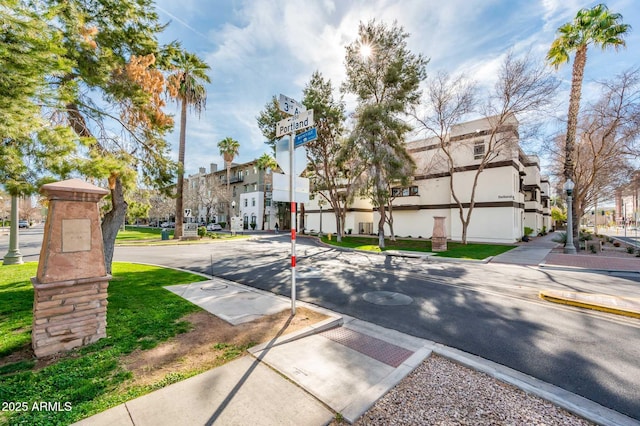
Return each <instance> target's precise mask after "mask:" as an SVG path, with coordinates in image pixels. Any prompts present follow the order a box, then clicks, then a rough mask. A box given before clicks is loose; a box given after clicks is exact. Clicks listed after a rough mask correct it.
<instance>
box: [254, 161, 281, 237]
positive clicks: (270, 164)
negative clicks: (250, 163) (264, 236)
mask: <svg viewBox="0 0 640 426" xmlns="http://www.w3.org/2000/svg"><path fill="white" fill-rule="evenodd" d="M256 167H257V168H258V169H259V170H262V172H263V173H262V175H263V180H264V181H263V182H262V191H263V195H264V197H263V200H264V202H263V203H262V230H263V231H264V223H265V222H266V221H267V176H266V173H265V172H266V170H268V169H271V170H275V169H277V168H278V163H277V162H276V159H275V158H273V157H272V156H270V155H269V154H267V153H266V152H265V153H264V154H262V155H261V156H260V157H258V159H257V160H256ZM272 181H273V180H272Z"/></svg>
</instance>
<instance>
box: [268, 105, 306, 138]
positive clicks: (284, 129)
mask: <svg viewBox="0 0 640 426" xmlns="http://www.w3.org/2000/svg"><path fill="white" fill-rule="evenodd" d="M313 124H314V122H313V110H312V109H310V110H308V111H304V112H301V113H300V114H298V115H295V116H293V117H289V118H285V119H284V120H280V121H278V124H277V125H276V137H277V138H279V137H280V136H283V135H286V134H287V133H292V132H296V131H298V130H304V129H306V128H308V127H311V126H313Z"/></svg>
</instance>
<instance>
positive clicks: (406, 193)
mask: <svg viewBox="0 0 640 426" xmlns="http://www.w3.org/2000/svg"><path fill="white" fill-rule="evenodd" d="M413 195H418V187H417V186H408V187H404V188H391V196H392V197H410V196H413Z"/></svg>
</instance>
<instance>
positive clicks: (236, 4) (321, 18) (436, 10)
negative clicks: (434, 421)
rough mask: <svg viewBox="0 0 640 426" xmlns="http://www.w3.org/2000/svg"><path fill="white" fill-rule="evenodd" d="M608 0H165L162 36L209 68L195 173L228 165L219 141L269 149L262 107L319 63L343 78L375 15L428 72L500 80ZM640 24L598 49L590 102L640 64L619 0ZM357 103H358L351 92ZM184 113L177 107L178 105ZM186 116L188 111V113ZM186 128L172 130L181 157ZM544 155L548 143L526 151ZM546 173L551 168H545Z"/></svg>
mask: <svg viewBox="0 0 640 426" xmlns="http://www.w3.org/2000/svg"><path fill="white" fill-rule="evenodd" d="M597 3H598V2H590V1H579V0H446V1H442V0H179V1H175V0H158V1H157V2H156V7H157V11H158V14H159V16H160V19H161V21H162V22H165V23H169V25H168V27H167V29H166V30H165V31H164V33H163V34H162V35H161V37H160V41H161V42H164V43H167V42H170V41H173V40H177V41H180V42H181V43H182V45H183V47H184V48H186V49H187V50H189V51H191V52H193V53H196V54H197V55H198V56H199V57H200V58H202V59H203V60H204V61H205V62H206V63H207V64H208V65H209V66H210V67H211V70H210V72H209V76H210V78H211V84H208V85H207V87H206V88H207V103H206V110H205V111H204V112H203V113H202V114H201V115H200V116H199V117H198V115H196V114H195V113H192V114H190V115H189V116H188V118H187V147H186V155H185V172H186V175H189V174H193V173H196V172H197V171H198V169H199V167H206V168H207V171H208V170H209V165H210V164H211V163H215V164H217V165H218V169H219V170H220V169H222V168H224V166H223V164H224V163H223V160H222V157H221V156H220V153H219V149H218V146H217V144H218V142H219V141H220V140H222V139H224V138H226V137H232V138H233V139H235V140H237V141H238V142H239V143H240V151H239V155H238V157H237V158H236V160H235V161H234V162H237V163H243V162H247V161H251V160H253V159H256V158H258V157H259V156H260V155H262V154H263V153H265V152H269V153H270V148H269V147H268V146H267V145H266V144H265V143H264V142H265V138H264V137H263V136H262V133H261V132H260V130H259V128H258V125H257V120H256V117H257V116H258V114H259V113H260V111H262V110H263V109H264V107H265V105H266V104H267V103H268V102H270V100H271V98H272V97H273V96H278V95H279V94H284V95H286V96H289V97H292V98H294V99H297V100H301V97H302V91H303V89H304V87H305V86H306V84H307V83H308V82H309V80H310V78H311V75H312V73H313V72H314V71H319V72H321V73H322V75H323V76H324V78H325V79H330V80H331V82H332V85H333V87H334V88H336V93H335V95H336V97H338V96H340V93H339V92H337V90H338V88H339V87H340V85H341V83H342V82H343V80H344V79H345V70H344V58H345V47H346V46H347V45H349V44H351V43H352V42H354V41H355V40H356V39H357V35H358V34H357V32H358V25H359V23H360V22H364V23H366V22H368V21H370V20H372V19H375V20H376V21H381V22H385V23H386V24H388V25H391V24H393V22H394V21H395V22H397V24H398V25H399V26H401V27H402V28H403V29H404V30H405V31H406V32H407V33H408V34H409V37H408V39H407V45H408V47H409V49H410V50H411V51H412V52H413V53H415V54H422V55H423V56H425V57H426V58H429V64H428V65H427V68H426V69H427V74H428V77H427V80H428V79H429V76H432V75H435V74H436V73H437V72H439V71H445V72H447V73H449V74H452V75H455V74H459V73H464V74H466V75H468V76H471V77H473V78H474V79H475V80H476V81H477V82H478V83H479V84H480V85H481V86H483V87H490V86H492V85H493V84H494V83H495V76H496V75H497V69H498V67H499V65H500V63H501V61H502V60H503V58H504V55H505V54H507V53H508V52H509V51H511V52H512V53H513V54H515V55H516V56H520V55H524V54H527V53H529V55H530V56H531V57H532V59H534V60H536V61H540V62H541V63H542V62H544V60H545V56H546V53H547V51H548V49H549V46H550V44H551V42H552V41H553V40H554V38H555V37H556V30H557V28H558V27H559V26H561V25H562V24H564V23H566V22H570V21H572V20H573V18H574V16H575V15H576V12H577V11H578V10H580V9H581V8H590V7H592V6H594V5H595V4H597ZM606 4H607V6H608V7H609V9H610V11H612V12H616V13H620V14H621V15H622V16H623V22H624V23H626V24H629V25H631V27H632V30H631V32H630V34H629V35H628V36H627V38H626V44H627V46H626V47H625V48H622V49H620V50H618V51H615V50H607V51H601V50H600V49H599V48H597V47H591V48H590V49H589V52H588V60H587V67H586V70H585V77H584V85H583V102H584V101H585V100H588V99H589V97H590V96H595V93H596V87H597V84H596V82H597V81H601V80H603V79H611V78H614V77H615V75H616V74H619V73H621V72H623V71H625V70H628V69H630V68H632V67H638V66H640V7H638V0H612V1H608V2H607V3H606ZM556 75H557V77H558V78H559V79H560V80H561V82H562V83H561V86H560V88H559V90H558V94H557V103H558V107H557V116H559V117H566V109H567V106H566V105H567V102H568V99H569V88H570V82H571V63H569V64H565V65H563V66H561V67H560V68H559V70H558V71H557V72H556ZM345 101H346V105H347V111H348V112H349V111H352V110H353V109H354V107H355V102H354V100H353V98H349V97H345ZM170 109H172V111H173V113H174V114H175V115H176V117H178V111H177V107H176V105H171V106H170ZM178 122H179V121H178ZM178 134H179V126H178V125H176V128H175V129H174V132H173V133H172V134H170V135H169V136H168V140H169V141H170V143H171V145H172V155H173V156H174V159H176V160H177V157H178V155H177V152H178ZM528 153H530V154H540V153H538V152H528ZM543 173H544V170H543Z"/></svg>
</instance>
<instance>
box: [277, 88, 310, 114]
mask: <svg viewBox="0 0 640 426" xmlns="http://www.w3.org/2000/svg"><path fill="white" fill-rule="evenodd" d="M278 105H279V107H280V111H282V112H284V113H285V114H289V115H298V114H300V113H302V112H305V111H306V110H307V108H305V106H304V105H302V104H301V103H299V102H298V101H296V100H295V99H293V98H290V97H288V96H285V95H283V94H282V93H281V94H280V97H279V98H278Z"/></svg>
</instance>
